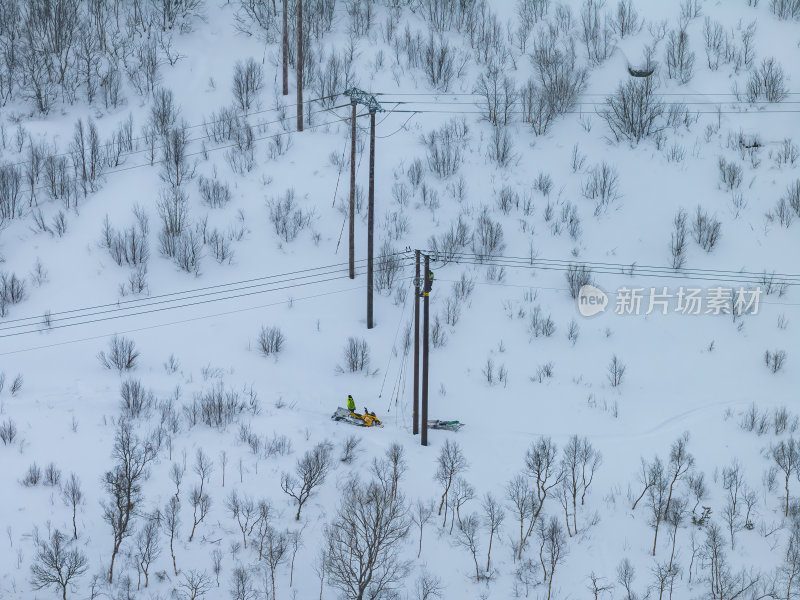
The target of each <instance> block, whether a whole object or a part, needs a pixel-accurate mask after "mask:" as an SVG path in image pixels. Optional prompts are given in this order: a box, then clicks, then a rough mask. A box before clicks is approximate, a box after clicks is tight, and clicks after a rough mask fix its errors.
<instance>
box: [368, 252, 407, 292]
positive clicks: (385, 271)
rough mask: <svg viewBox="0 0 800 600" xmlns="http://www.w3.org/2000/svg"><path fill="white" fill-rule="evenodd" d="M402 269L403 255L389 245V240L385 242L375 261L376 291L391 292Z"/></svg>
mask: <svg viewBox="0 0 800 600" xmlns="http://www.w3.org/2000/svg"><path fill="white" fill-rule="evenodd" d="M402 269H403V255H402V254H401V253H399V252H398V251H397V249H396V248H394V247H393V246H392V245H391V244H390V243H389V240H384V242H383V244H382V245H381V248H380V250H379V251H378V256H377V259H376V261H375V289H377V290H378V291H381V290H387V291H389V292H391V290H392V287H393V286H394V283H395V280H396V279H397V277H398V276H399V275H400V272H401V271H402Z"/></svg>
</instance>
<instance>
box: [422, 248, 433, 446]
mask: <svg viewBox="0 0 800 600" xmlns="http://www.w3.org/2000/svg"><path fill="white" fill-rule="evenodd" d="M430 275H431V263H430V256H428V255H427V254H426V255H425V279H424V280H423V282H422V289H423V290H425V292H423V293H424V294H425V295H424V296H423V299H424V300H423V303H424V307H425V308H424V310H423V318H422V328H423V334H422V436H421V437H422V439H421V442H422V445H423V446H427V445H428V325H429V323H430V301H429V298H428V281H429V280H430V279H429V278H430Z"/></svg>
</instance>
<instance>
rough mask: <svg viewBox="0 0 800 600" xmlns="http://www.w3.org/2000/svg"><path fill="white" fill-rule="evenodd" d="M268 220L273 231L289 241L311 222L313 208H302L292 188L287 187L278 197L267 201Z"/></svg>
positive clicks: (285, 240)
mask: <svg viewBox="0 0 800 600" xmlns="http://www.w3.org/2000/svg"><path fill="white" fill-rule="evenodd" d="M268 206H269V220H270V222H271V223H272V226H273V228H274V229H275V233H276V234H277V235H278V236H279V237H280V238H281V239H282V240H283V241H284V242H291V241H293V240H294V239H295V238H297V236H298V235H299V234H300V232H301V231H303V230H304V229H305V228H306V227H308V226H309V225H310V224H311V220H312V219H313V218H314V211H313V210H303V209H302V208H301V207H300V206H298V204H297V201H296V200H295V190H294V188H289V189H287V190H286V192H285V193H284V194H283V196H281V197H279V198H272V199H271V200H270V201H269V202H268Z"/></svg>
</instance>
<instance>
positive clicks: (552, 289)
mask: <svg viewBox="0 0 800 600" xmlns="http://www.w3.org/2000/svg"><path fill="white" fill-rule="evenodd" d="M436 281H439V282H447V283H459V281H460V280H458V279H445V278H442V277H436ZM473 283H474V284H475V285H488V286H495V287H510V288H519V289H525V290H542V291H545V292H571V290H570V289H569V288H565V287H551V286H541V285H526V284H518V283H503V282H501V281H473ZM605 294H606V295H608V296H616V295H617V293H616V292H613V291H608V292H605ZM758 303H759V305H761V304H768V305H775V306H800V302H771V301H769V300H760V299H759V302H758Z"/></svg>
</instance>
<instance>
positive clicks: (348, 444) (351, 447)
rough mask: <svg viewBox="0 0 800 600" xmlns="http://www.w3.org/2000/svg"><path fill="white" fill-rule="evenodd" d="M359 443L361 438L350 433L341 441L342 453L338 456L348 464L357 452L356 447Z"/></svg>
mask: <svg viewBox="0 0 800 600" xmlns="http://www.w3.org/2000/svg"><path fill="white" fill-rule="evenodd" d="M360 444H361V438H358V437H356V436H354V435H350V436H348V437H347V438H345V440H344V442H342V455H341V457H340V458H339V460H340V461H342V462H343V463H345V464H348V465H349V464H350V463H351V462H353V460H354V459H355V457H356V454H357V453H358V447H359V445H360Z"/></svg>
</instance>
